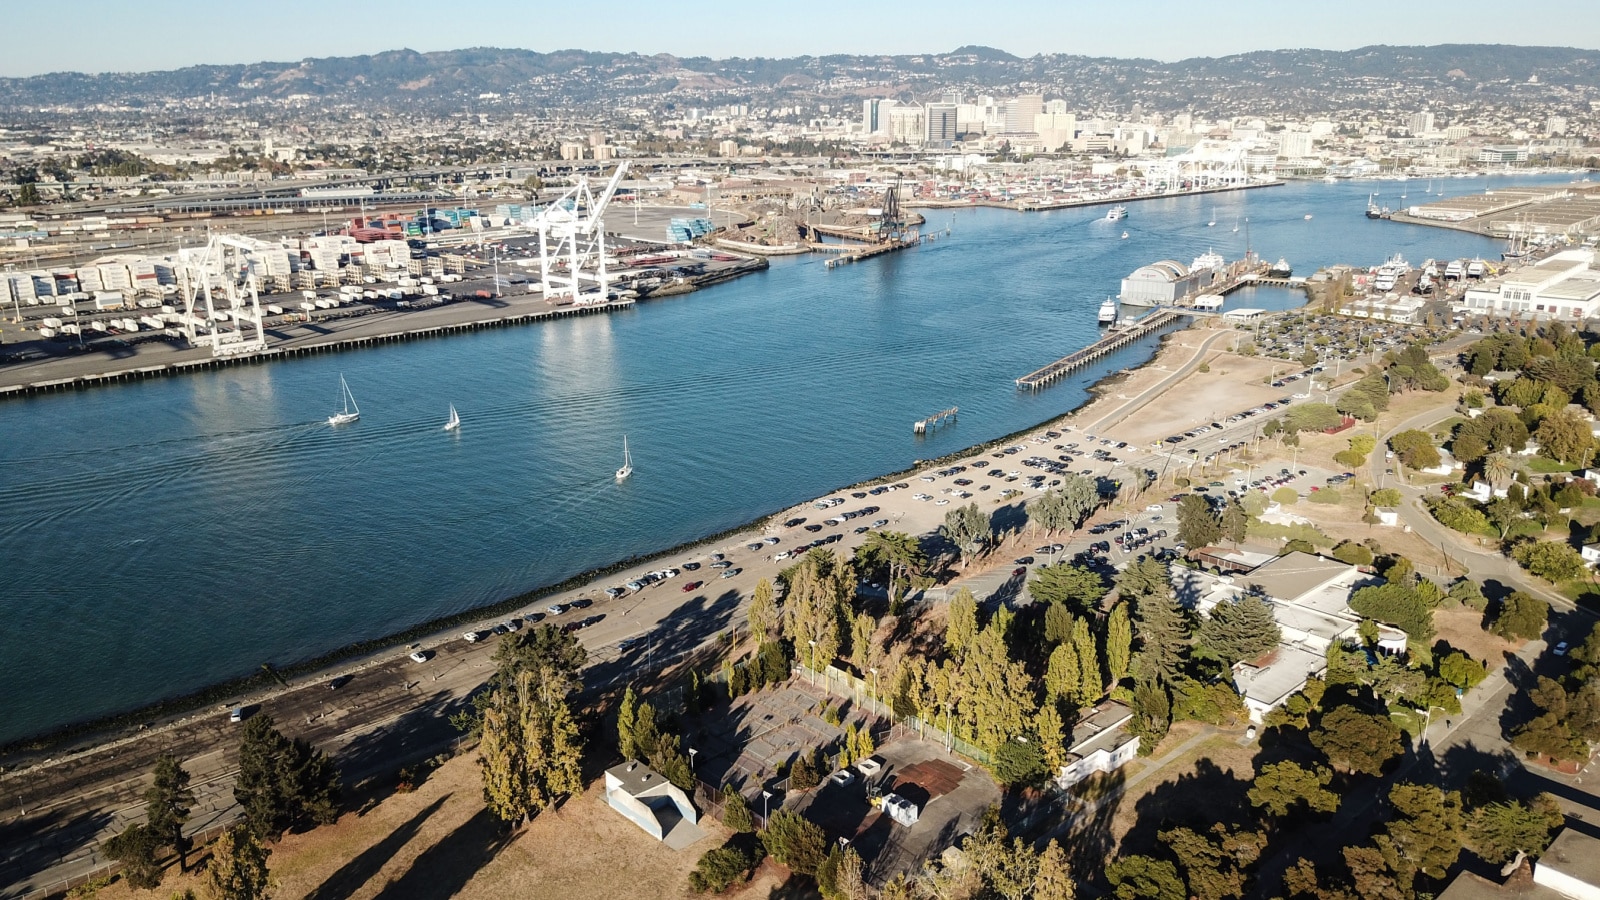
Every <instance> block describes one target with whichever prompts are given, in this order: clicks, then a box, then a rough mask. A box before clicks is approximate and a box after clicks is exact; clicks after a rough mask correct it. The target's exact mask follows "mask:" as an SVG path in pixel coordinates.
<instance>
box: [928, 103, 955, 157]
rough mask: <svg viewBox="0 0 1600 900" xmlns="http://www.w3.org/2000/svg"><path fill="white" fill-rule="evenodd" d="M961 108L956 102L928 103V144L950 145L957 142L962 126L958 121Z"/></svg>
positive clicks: (931, 145) (935, 145) (932, 145)
mask: <svg viewBox="0 0 1600 900" xmlns="http://www.w3.org/2000/svg"><path fill="white" fill-rule="evenodd" d="M960 108H961V107H960V106H958V105H957V104H954V103H929V104H928V113H927V115H928V135H927V142H928V146H930V147H948V146H950V145H951V144H953V143H955V140H956V135H957V134H958V133H959V128H960V125H959V122H958V121H957V120H958V115H957V113H958V111H959V110H960Z"/></svg>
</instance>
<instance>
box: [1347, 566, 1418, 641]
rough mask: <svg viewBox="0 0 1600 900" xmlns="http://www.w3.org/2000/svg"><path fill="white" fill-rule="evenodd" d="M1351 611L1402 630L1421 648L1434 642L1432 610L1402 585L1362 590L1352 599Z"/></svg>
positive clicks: (1391, 583) (1397, 582) (1411, 589)
mask: <svg viewBox="0 0 1600 900" xmlns="http://www.w3.org/2000/svg"><path fill="white" fill-rule="evenodd" d="M1350 608H1351V609H1353V610H1355V611H1356V612H1358V613H1360V614H1361V615H1363V616H1366V617H1368V618H1370V619H1375V620H1377V621H1379V622H1383V623H1384V624H1386V625H1393V626H1395V627H1396V628H1399V629H1400V630H1402V631H1404V632H1405V633H1406V634H1407V635H1409V636H1410V637H1411V639H1412V640H1414V641H1416V642H1417V644H1418V645H1421V646H1426V645H1427V643H1428V642H1429V641H1431V640H1432V639H1433V635H1434V629H1433V610H1432V609H1431V608H1429V606H1428V604H1427V603H1426V602H1424V601H1423V599H1422V597H1421V595H1419V594H1418V593H1417V591H1416V590H1415V589H1414V588H1412V587H1410V586H1409V585H1406V584H1403V583H1401V582H1399V581H1390V582H1389V583H1387V584H1381V585H1376V586H1374V587H1364V588H1361V589H1360V590H1358V591H1356V592H1355V593H1354V594H1352V595H1351V596H1350Z"/></svg>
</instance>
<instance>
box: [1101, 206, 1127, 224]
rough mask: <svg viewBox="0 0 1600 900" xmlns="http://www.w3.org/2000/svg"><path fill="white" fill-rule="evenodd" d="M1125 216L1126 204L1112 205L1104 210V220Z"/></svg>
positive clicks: (1115, 219)
mask: <svg viewBox="0 0 1600 900" xmlns="http://www.w3.org/2000/svg"><path fill="white" fill-rule="evenodd" d="M1127 217H1128V208H1127V207H1126V206H1113V207H1111V208H1110V209H1109V210H1106V221H1108V222H1116V221H1120V220H1122V219H1126V218H1127Z"/></svg>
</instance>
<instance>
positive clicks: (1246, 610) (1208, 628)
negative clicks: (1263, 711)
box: [1199, 594, 1283, 666]
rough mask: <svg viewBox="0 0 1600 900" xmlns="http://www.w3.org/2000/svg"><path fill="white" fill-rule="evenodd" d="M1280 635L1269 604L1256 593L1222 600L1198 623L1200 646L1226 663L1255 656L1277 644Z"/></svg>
mask: <svg viewBox="0 0 1600 900" xmlns="http://www.w3.org/2000/svg"><path fill="white" fill-rule="evenodd" d="M1282 637H1283V633H1282V631H1280V630H1279V628H1278V623H1277V620H1276V619H1274V618H1273V614H1272V605H1271V604H1270V603H1268V602H1267V601H1266V600H1263V599H1262V598H1261V597H1258V596H1256V595H1255V594H1246V595H1244V596H1242V597H1239V598H1238V599H1236V600H1224V601H1222V602H1220V603H1218V604H1217V605H1216V606H1214V607H1212V608H1211V614H1210V615H1209V616H1208V617H1207V618H1206V620H1205V621H1204V622H1202V623H1201V624H1200V634H1199V643H1200V646H1201V647H1202V648H1204V649H1205V650H1207V651H1209V652H1210V653H1211V654H1212V655H1214V656H1216V657H1217V658H1218V659H1220V660H1222V662H1223V663H1225V664H1227V665H1228V666H1232V665H1233V664H1234V663H1237V662H1240V661H1243V660H1249V659H1255V658H1257V657H1259V656H1262V655H1263V654H1265V653H1267V651H1269V650H1272V649H1274V648H1275V647H1277V646H1278V641H1279V640H1280V639H1281V638H1282Z"/></svg>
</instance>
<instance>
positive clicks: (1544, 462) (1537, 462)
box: [1528, 456, 1574, 475]
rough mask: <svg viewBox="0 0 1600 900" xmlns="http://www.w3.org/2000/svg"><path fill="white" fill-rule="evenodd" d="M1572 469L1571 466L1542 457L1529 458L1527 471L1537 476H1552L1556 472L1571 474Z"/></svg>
mask: <svg viewBox="0 0 1600 900" xmlns="http://www.w3.org/2000/svg"><path fill="white" fill-rule="evenodd" d="M1573 468H1574V467H1573V466H1571V465H1568V464H1567V463H1560V462H1556V461H1555V460H1553V459H1545V458H1544V457H1542V456H1534V457H1529V459H1528V471H1530V472H1534V473H1537V474H1539V475H1554V474H1556V473H1557V472H1571V471H1572V470H1573Z"/></svg>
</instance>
